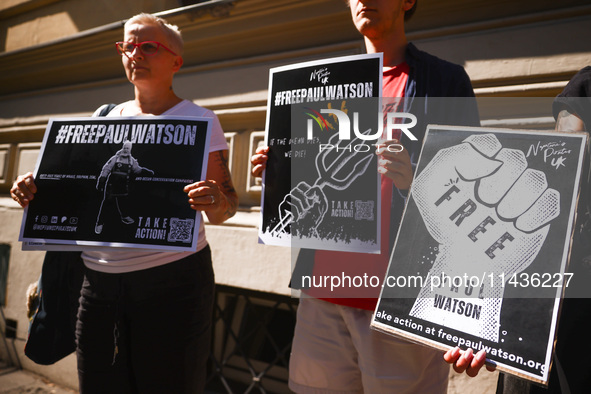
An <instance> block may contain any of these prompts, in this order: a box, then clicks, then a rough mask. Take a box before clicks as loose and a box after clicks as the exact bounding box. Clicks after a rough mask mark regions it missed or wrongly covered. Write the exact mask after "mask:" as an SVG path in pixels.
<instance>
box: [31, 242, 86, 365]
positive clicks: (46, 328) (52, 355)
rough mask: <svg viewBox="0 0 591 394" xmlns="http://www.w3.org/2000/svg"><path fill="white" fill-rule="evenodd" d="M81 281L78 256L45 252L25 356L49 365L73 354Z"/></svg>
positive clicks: (82, 273) (80, 262)
mask: <svg viewBox="0 0 591 394" xmlns="http://www.w3.org/2000/svg"><path fill="white" fill-rule="evenodd" d="M83 278H84V262H83V261H82V259H81V257H80V252H47V253H46V254H45V259H44V260H43V268H42V270H41V277H40V278H39V284H38V286H37V292H38V296H39V306H38V308H37V311H36V312H35V314H34V315H33V318H32V320H31V324H30V325H29V337H28V338H27V343H26V344H25V355H26V356H27V357H28V358H30V359H31V360H33V361H34V362H35V363H37V364H43V365H49V364H53V363H55V362H57V361H59V360H61V359H62V358H64V357H66V356H67V355H69V354H70V353H72V352H74V350H76V342H75V332H76V314H77V311H78V305H79V301H78V300H79V298H80V289H81V288H82V280H83Z"/></svg>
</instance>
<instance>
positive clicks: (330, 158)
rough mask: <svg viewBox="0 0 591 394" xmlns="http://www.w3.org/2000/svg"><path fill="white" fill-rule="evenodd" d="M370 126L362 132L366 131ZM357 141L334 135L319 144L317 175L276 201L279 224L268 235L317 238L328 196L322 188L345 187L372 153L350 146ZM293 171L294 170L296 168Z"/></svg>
mask: <svg viewBox="0 0 591 394" xmlns="http://www.w3.org/2000/svg"><path fill="white" fill-rule="evenodd" d="M370 131H371V129H369V130H367V131H366V132H365V133H363V134H368V133H369V132H370ZM360 142H361V139H360V138H359V137H357V138H354V139H352V140H350V141H349V140H340V139H339V135H338V133H336V134H334V135H333V136H332V137H331V138H330V140H329V141H328V143H327V144H323V145H320V152H319V153H318V155H316V161H315V164H316V171H317V172H318V178H317V179H316V181H315V182H314V183H313V184H312V185H310V184H308V183H307V182H305V181H302V182H299V183H298V184H297V186H296V187H294V188H293V189H292V190H291V191H290V192H289V193H288V194H287V195H286V196H285V198H284V199H283V201H282V202H281V204H279V219H280V220H279V223H278V224H277V225H276V226H275V227H274V228H273V229H272V230H271V234H273V235H274V236H277V235H279V234H282V233H283V234H291V235H292V236H293V235H297V236H302V237H319V234H318V226H319V225H320V224H321V223H322V221H323V219H324V215H325V214H326V212H327V211H328V199H327V197H326V194H325V192H324V190H323V189H324V187H325V186H328V187H330V188H332V189H335V190H345V189H347V188H349V186H351V184H352V183H353V182H354V181H355V180H356V179H357V178H359V176H361V175H362V174H363V173H365V171H366V170H367V167H368V166H369V164H370V162H371V160H372V158H374V157H375V155H374V154H373V153H368V151H363V152H361V151H360V149H358V150H357V151H356V150H354V149H351V147H353V146H356V145H357V144H359V143H360ZM296 171H297V170H296Z"/></svg>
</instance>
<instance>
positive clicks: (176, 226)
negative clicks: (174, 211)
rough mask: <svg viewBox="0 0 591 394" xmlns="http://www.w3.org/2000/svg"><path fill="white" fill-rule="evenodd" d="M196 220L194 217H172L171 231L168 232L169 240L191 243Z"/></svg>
mask: <svg viewBox="0 0 591 394" xmlns="http://www.w3.org/2000/svg"><path fill="white" fill-rule="evenodd" d="M194 227H195V221H194V220H193V219H184V220H183V219H178V218H171V219H170V232H169V233H168V242H185V243H190V242H191V239H192V238H193V228H194Z"/></svg>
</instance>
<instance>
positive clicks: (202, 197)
mask: <svg viewBox="0 0 591 394" xmlns="http://www.w3.org/2000/svg"><path fill="white" fill-rule="evenodd" d="M184 191H185V193H187V195H188V196H189V204H190V205H191V208H193V209H195V210H197V211H203V212H205V214H206V215H207V218H208V219H209V221H210V222H211V223H212V224H221V223H223V222H225V221H226V220H228V219H229V218H231V217H232V216H234V214H235V213H236V208H237V207H238V195H237V194H236V190H234V185H233V184H232V177H231V176H230V169H229V168H228V150H227V149H225V150H219V151H215V152H211V153H210V154H209V161H208V166H207V175H206V180H205V181H201V182H195V183H192V184H190V185H187V186H185V188H184Z"/></svg>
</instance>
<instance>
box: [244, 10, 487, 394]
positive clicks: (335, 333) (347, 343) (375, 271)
mask: <svg viewBox="0 0 591 394" xmlns="http://www.w3.org/2000/svg"><path fill="white" fill-rule="evenodd" d="M416 5H417V1H416V0H375V1H369V0H350V1H349V7H350V9H351V15H352V19H353V23H354V25H355V27H356V28H357V30H358V31H359V32H360V33H361V34H362V35H363V36H364V41H365V45H366V49H367V52H368V53H378V52H382V53H383V60H384V70H383V96H384V104H386V103H387V105H388V107H389V108H385V109H384V111H385V112H391V111H396V110H401V111H402V110H404V112H411V110H412V111H414V112H411V113H414V114H419V115H421V117H420V120H419V125H418V126H417V127H416V128H413V134H414V132H415V130H421V129H422V131H418V132H419V135H418V138H419V139H421V138H422V136H423V135H424V131H425V130H424V127H425V126H426V117H425V116H423V115H427V114H426V113H425V112H421V111H427V108H428V105H426V104H427V101H425V100H424V99H425V98H426V97H429V98H430V97H473V96H474V92H473V90H472V86H471V84H470V80H469V78H468V76H467V75H466V73H465V71H464V70H463V68H462V67H460V66H457V65H454V64H451V63H449V62H445V61H443V60H441V59H438V58H436V57H434V56H431V55H429V54H426V53H425V52H421V51H419V50H418V49H416V47H414V45H412V44H411V43H409V42H408V40H407V38H406V34H405V21H406V20H408V19H409V18H410V16H411V15H412V14H413V13H414V11H415V8H416ZM419 98H420V99H419ZM413 102H414V103H415V106H413ZM419 103H420V104H419ZM442 112H446V111H442ZM465 112H468V113H471V114H476V117H474V118H472V119H471V121H470V122H469V123H470V124H471V125H475V124H478V120H477V111H465ZM438 120H439V121H438V122H437V123H439V124H450V123H445V122H446V121H445V119H443V118H438ZM432 123H435V122H432ZM457 123H458V122H456V124H457ZM381 142H382V144H383V146H388V145H390V144H397V143H401V144H403V146H404V149H403V150H402V151H398V152H391V151H389V150H388V149H386V148H384V147H381V148H378V149H377V151H376V153H377V155H378V172H379V173H380V174H381V201H382V206H381V207H380V208H381V209H380V212H381V217H382V220H381V223H382V239H381V253H380V254H379V255H369V254H366V255H361V254H359V253H348V252H335V251H321V250H318V251H309V250H306V251H305V250H302V251H301V252H300V257H302V256H303V255H307V256H308V257H307V259H308V260H309V261H308V264H307V265H308V266H311V271H312V275H314V276H326V275H328V276H331V275H338V276H341V274H342V273H346V275H348V276H350V277H354V276H361V277H363V276H364V275H367V276H369V277H371V276H377V277H379V278H384V276H385V273H386V270H387V267H388V261H389V256H390V251H391V248H392V244H393V242H392V241H393V239H394V238H395V236H396V233H397V229H398V224H399V223H400V218H401V214H402V209H403V207H404V201H405V196H406V194H407V192H408V190H409V188H410V185H411V183H412V179H413V169H414V165H415V164H416V161H417V159H418V154H419V153H420V141H419V142H416V143H412V144H411V143H410V142H409V141H408V140H405V139H404V138H402V136H400V135H399V136H394V139H393V140H390V141H381ZM268 152H269V148H268V147H261V148H259V149H257V152H256V153H255V155H253V156H252V158H251V164H252V174H253V175H254V176H261V175H262V172H263V170H264V169H265V167H266V162H267V159H268V156H267V154H268ZM300 257H299V258H298V264H296V268H295V270H296V271H297V270H298V267H297V265H299V260H300ZM310 262H311V263H312V264H310ZM299 280H300V281H301V276H299ZM297 282H298V275H296V273H295V272H294V275H293V276H292V287H295V288H298V286H299V284H298V283H297ZM294 283H295V285H294ZM379 292H380V286H377V287H376V286H367V287H357V288H349V287H348V288H341V289H326V288H307V289H302V298H301V299H300V304H299V307H298V316H297V323H296V328H295V334H294V339H293V344H292V354H291V358H290V368H289V369H290V377H289V387H290V388H291V389H292V390H293V391H295V392H297V393H325V392H326V393H334V392H339V393H341V392H342V393H349V392H351V393H353V392H355V393H358V392H367V393H386V392H397V393H401V392H404V393H417V392H429V393H443V392H446V390H447V378H448V372H449V367H448V366H447V365H446V364H445V363H444V362H443V361H442V359H441V358H442V356H441V352H440V351H437V350H434V349H429V348H427V347H424V346H420V345H416V344H413V343H410V342H408V341H405V340H403V339H399V338H395V337H392V336H389V335H386V334H383V333H380V332H377V331H374V330H372V329H370V322H371V318H372V312H373V310H374V309H375V307H376V302H377V298H378V296H379Z"/></svg>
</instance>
